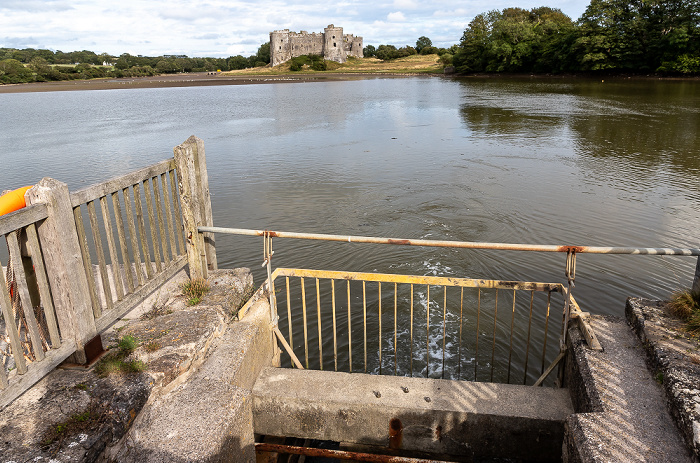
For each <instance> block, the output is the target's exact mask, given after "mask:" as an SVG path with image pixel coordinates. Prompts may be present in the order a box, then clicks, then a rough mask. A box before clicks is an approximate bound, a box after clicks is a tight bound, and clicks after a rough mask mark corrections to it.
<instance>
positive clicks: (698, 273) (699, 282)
mask: <svg viewBox="0 0 700 463" xmlns="http://www.w3.org/2000/svg"><path fill="white" fill-rule="evenodd" d="M693 291H699V292H700V256H698V263H697V264H695V278H693Z"/></svg>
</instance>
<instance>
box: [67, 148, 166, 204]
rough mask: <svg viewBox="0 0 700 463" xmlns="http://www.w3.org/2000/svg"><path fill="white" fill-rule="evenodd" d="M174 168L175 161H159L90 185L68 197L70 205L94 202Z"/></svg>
mask: <svg viewBox="0 0 700 463" xmlns="http://www.w3.org/2000/svg"><path fill="white" fill-rule="evenodd" d="M174 168H175V161H174V160H173V159H167V160H165V161H161V162H159V163H157V164H153V165H152V166H148V167H144V168H143V169H139V170H137V171H134V172H130V173H128V174H126V175H121V176H119V177H115V178H113V179H111V180H107V181H106V182H103V183H98V184H96V185H91V186H89V187H86V188H83V189H82V190H79V191H76V192H75V193H72V194H71V195H70V198H71V203H72V205H73V206H78V205H80V204H84V203H87V202H88V201H94V200H96V199H97V198H100V197H102V196H107V195H109V194H112V193H114V192H115V191H119V190H123V189H124V188H126V187H128V186H131V185H134V184H136V183H139V182H141V181H143V179H145V178H151V177H155V176H156V175H160V174H162V173H163V172H167V171H168V170H169V169H174Z"/></svg>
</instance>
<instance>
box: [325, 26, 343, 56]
mask: <svg viewBox="0 0 700 463" xmlns="http://www.w3.org/2000/svg"><path fill="white" fill-rule="evenodd" d="M323 35H324V40H323V58H324V59H327V60H330V61H336V62H338V63H344V62H345V60H346V58H347V52H346V51H345V43H344V37H343V28H342V27H335V26H334V25H333V24H330V25H328V27H326V28H325V29H323Z"/></svg>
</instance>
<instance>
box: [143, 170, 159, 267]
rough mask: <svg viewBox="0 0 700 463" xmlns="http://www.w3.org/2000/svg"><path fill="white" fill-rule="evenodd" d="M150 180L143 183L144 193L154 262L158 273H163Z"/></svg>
mask: <svg viewBox="0 0 700 463" xmlns="http://www.w3.org/2000/svg"><path fill="white" fill-rule="evenodd" d="M149 183H150V181H149V179H146V180H144V181H143V192H144V193H145V195H146V209H147V211H148V225H149V227H150V228H151V240H152V241H151V244H152V245H153V260H155V262H156V272H158V273H160V272H161V271H163V264H162V262H161V260H160V250H159V249H158V248H159V246H158V231H157V230H156V219H155V213H154V212H153V200H152V198H151V189H150V188H149Z"/></svg>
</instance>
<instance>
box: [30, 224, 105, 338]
mask: <svg viewBox="0 0 700 463" xmlns="http://www.w3.org/2000/svg"><path fill="white" fill-rule="evenodd" d="M26 230H27V245H28V246H29V252H31V254H32V262H33V263H34V271H35V273H36V281H37V286H39V297H40V299H41V305H42V307H43V308H44V315H45V316H46V325H47V327H48V328H49V337H50V338H51V348H52V349H56V348H58V346H59V345H60V344H61V337H60V336H59V334H58V323H57V322H56V311H55V309H54V306H53V298H52V297H51V290H50V289H49V278H48V276H47V275H46V267H45V265H44V258H43V256H42V255H41V248H40V247H39V237H38V236H37V233H36V226H35V225H34V224H32V225H29V226H28V227H27V229H26ZM83 233H84V232H83ZM88 281H92V282H93V287H94V284H95V280H94V276H93V275H92V274H91V275H90V276H89V277H88ZM98 308H99V309H100V313H101V312H102V309H101V308H100V307H99V302H98Z"/></svg>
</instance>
